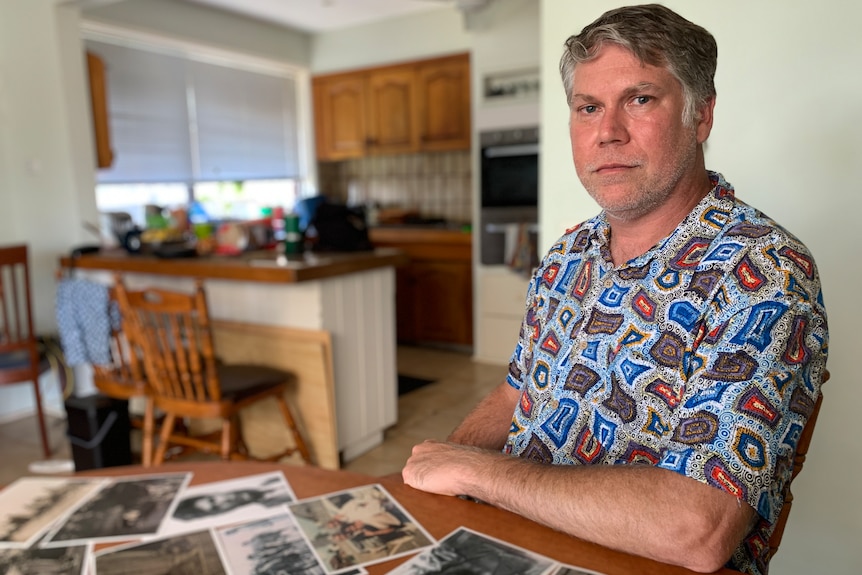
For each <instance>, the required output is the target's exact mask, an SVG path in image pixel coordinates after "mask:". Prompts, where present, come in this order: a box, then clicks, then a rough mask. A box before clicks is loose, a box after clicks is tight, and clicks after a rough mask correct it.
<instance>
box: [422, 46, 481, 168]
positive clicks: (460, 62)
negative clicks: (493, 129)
mask: <svg viewBox="0 0 862 575" xmlns="http://www.w3.org/2000/svg"><path fill="white" fill-rule="evenodd" d="M418 84H419V85H418V89H417V94H418V103H417V110H418V113H419V131H420V134H421V136H420V138H421V142H420V145H421V147H422V149H424V150H426V151H442V150H463V149H469V148H470V134H471V131H472V130H471V128H470V117H471V116H470V57H469V56H468V55H467V54H463V55H460V56H453V57H451V58H443V59H439V60H434V61H429V62H425V63H423V64H421V65H420V66H419V68H418Z"/></svg>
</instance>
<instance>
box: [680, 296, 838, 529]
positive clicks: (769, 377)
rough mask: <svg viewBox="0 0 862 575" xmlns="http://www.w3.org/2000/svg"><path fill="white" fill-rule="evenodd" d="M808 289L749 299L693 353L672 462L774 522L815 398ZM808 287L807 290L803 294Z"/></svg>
mask: <svg viewBox="0 0 862 575" xmlns="http://www.w3.org/2000/svg"><path fill="white" fill-rule="evenodd" d="M809 285H811V286H812V287H814V288H815V291H814V293H812V296H814V294H816V297H812V298H802V297H797V296H795V295H792V294H784V295H782V296H781V297H777V298H772V299H764V300H761V301H756V302H747V303H746V305H745V307H743V308H741V309H737V310H734V311H733V313H732V314H730V315H728V316H726V318H724V319H722V320H721V321H720V322H719V323H717V324H716V325H713V326H710V327H708V328H705V329H704V330H703V335H702V339H701V340H700V341H699V344H698V345H697V346H696V347H695V349H694V350H693V352H692V358H691V361H690V362H689V366H690V367H689V370H690V375H689V378H688V380H687V382H686V384H685V392H684V395H683V398H682V404H681V409H680V410H679V412H678V414H679V418H680V421H679V425H678V426H677V428H676V430H675V432H674V438H673V440H674V444H675V445H676V446H681V447H682V449H681V450H680V452H679V453H677V454H676V455H675V456H674V457H670V458H668V457H667V456H665V458H664V460H663V463H664V462H670V463H671V464H670V465H669V467H670V468H672V469H673V468H675V470H676V471H679V472H681V473H684V474H685V475H687V476H689V477H692V478H694V479H697V480H699V481H701V482H704V483H707V484H710V485H713V486H714V487H717V488H719V489H722V490H724V491H727V492H729V493H731V494H733V495H735V496H736V497H737V498H739V499H740V500H743V501H746V502H747V503H748V504H749V505H751V506H752V507H753V508H754V509H756V510H757V512H758V514H759V515H761V516H762V517H763V518H764V519H765V520H767V521H768V522H769V523H774V522H775V520H776V519H777V516H778V513H779V512H780V510H781V507H782V505H783V501H784V495H785V492H786V487H787V486H788V484H789V481H790V479H791V474H792V471H793V456H794V454H795V451H796V444H797V441H798V439H799V436H800V434H801V432H802V429H803V428H804V426H805V424H806V422H807V421H808V418H809V416H810V415H811V412H812V410H813V409H814V405H815V403H816V401H817V399H818V397H819V395H820V384H821V379H822V374H823V370H824V367H825V362H826V353H827V329H826V316H825V311H824V309H823V306H822V298H821V296H820V290H819V283H811V284H809ZM809 293H811V292H809Z"/></svg>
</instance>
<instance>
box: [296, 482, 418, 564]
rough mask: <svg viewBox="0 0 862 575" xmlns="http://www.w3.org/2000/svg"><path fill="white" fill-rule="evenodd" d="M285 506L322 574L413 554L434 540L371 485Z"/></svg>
mask: <svg viewBox="0 0 862 575" xmlns="http://www.w3.org/2000/svg"><path fill="white" fill-rule="evenodd" d="M290 510H291V511H292V512H293V514H294V516H295V517H296V519H297V522H298V524H299V526H300V528H301V529H302V530H303V532H304V533H305V536H306V537H307V538H308V540H309V541H311V544H312V546H313V548H314V550H315V552H316V553H317V555H318V557H319V558H320V560H321V561H322V563H323V565H324V566H325V568H326V571H327V573H335V572H337V571H340V570H342V569H346V568H349V567H356V566H360V565H368V564H372V563H378V562H380V561H385V560H387V559H392V558H394V557H400V556H402V555H405V554H408V553H415V552H416V551H419V550H421V549H424V548H426V547H428V546H430V545H433V543H434V539H433V538H432V537H431V535H430V534H428V533H427V532H426V531H425V530H424V529H423V528H422V527H421V526H420V525H419V524H418V523H417V522H416V520H414V519H413V518H412V517H411V516H410V515H409V514H408V513H407V511H406V510H404V509H403V508H402V507H401V506H400V505H399V504H398V503H397V502H396V501H395V499H393V498H392V496H391V495H390V494H389V493H388V492H387V491H386V490H385V489H384V488H383V487H382V486H381V485H377V484H375V485H366V486H363V487H357V488H355V489H349V490H345V491H339V492H336V493H330V494H328V495H324V496H322V497H317V498H313V499H306V500H304V501H300V502H297V503H292V504H290Z"/></svg>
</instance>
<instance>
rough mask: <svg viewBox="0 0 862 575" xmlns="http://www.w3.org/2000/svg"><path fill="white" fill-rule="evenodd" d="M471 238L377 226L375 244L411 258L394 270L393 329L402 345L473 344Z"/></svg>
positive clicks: (455, 232) (452, 232) (373, 233)
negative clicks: (394, 249) (397, 250)
mask: <svg viewBox="0 0 862 575" xmlns="http://www.w3.org/2000/svg"><path fill="white" fill-rule="evenodd" d="M471 239H472V238H471V234H469V233H465V232H462V231H459V230H425V229H422V228H418V229H412V228H393V229H388V228H378V229H374V230H372V231H371V240H372V242H373V243H374V244H375V245H376V246H381V247H383V246H386V247H396V248H398V249H401V250H402V251H404V252H405V253H406V254H407V256H408V257H409V258H410V261H409V263H407V264H405V265H403V266H400V267H398V268H397V269H396V272H395V277H396V280H395V290H396V292H395V293H396V298H395V299H396V310H395V314H396V315H395V317H396V329H397V332H396V333H397V338H398V341H399V342H400V343H418V344H421V343H426V344H444V345H452V346H458V347H470V348H472V346H473V270H472V241H471Z"/></svg>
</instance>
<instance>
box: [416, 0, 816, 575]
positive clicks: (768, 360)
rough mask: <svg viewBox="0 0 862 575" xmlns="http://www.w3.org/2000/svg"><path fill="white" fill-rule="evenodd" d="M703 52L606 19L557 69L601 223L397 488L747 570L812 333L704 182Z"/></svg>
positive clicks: (558, 249) (743, 209)
mask: <svg viewBox="0 0 862 575" xmlns="http://www.w3.org/2000/svg"><path fill="white" fill-rule="evenodd" d="M716 59H717V48H716V44H715V40H714V39H713V37H712V35H710V34H709V33H708V32H707V31H706V30H704V29H703V28H701V27H700V26H697V25H695V24H693V23H691V22H689V21H687V20H685V19H684V18H682V17H681V16H679V15H678V14H676V13H674V12H672V11H671V10H669V9H667V8H665V7H663V6H659V5H645V6H637V7H627V8H620V9H617V10H612V11H610V12H607V13H606V14H604V15H602V16H601V17H600V18H599V19H598V20H597V21H596V22H594V23H592V24H590V25H588V26H587V27H586V28H584V30H582V31H581V33H580V34H578V35H576V36H573V37H571V38H569V39H568V41H567V42H566V49H565V51H564V54H563V57H562V60H561V63H560V71H561V75H562V79H563V83H564V86H565V89H566V96H567V99H568V103H569V108H570V136H571V142H572V152H573V158H574V164H575V168H576V171H577V173H578V177H579V178H580V180H581V182H582V183H583V184H584V187H585V188H586V189H587V191H588V192H589V193H590V195H591V196H592V197H593V198H594V199H595V200H596V202H597V203H598V204H599V205H600V206H601V208H602V212H601V213H600V214H599V215H598V216H597V217H595V218H593V219H591V220H588V221H586V222H584V223H582V224H581V225H579V226H578V227H576V228H573V229H572V230H569V231H567V232H566V234H565V235H564V236H563V237H562V238H561V239H560V240H559V241H558V242H557V243H556V244H555V245H554V246H552V248H551V250H550V251H549V252H548V254H547V255H546V256H545V258H544V260H543V261H542V263H541V265H540V267H539V269H538V270H537V271H536V273H535V274H534V276H533V279H532V281H531V284H530V288H529V291H528V302H527V303H528V306H527V312H526V316H525V318H524V323H523V325H522V328H521V334H520V338H519V342H518V345H517V346H516V349H515V351H514V353H513V355H512V359H511V363H510V366H509V375H508V377H507V379H506V381H505V382H504V383H502V384H501V385H500V386H499V387H498V388H496V389H495V390H494V391H492V392H491V393H490V394H489V396H488V397H486V398H485V399H484V400H483V401H482V402H481V403H480V404H479V405H478V406H477V407H476V408H475V409H474V410H473V411H472V412H471V414H470V415H468V417H467V418H466V419H465V420H464V422H462V424H461V425H460V426H459V427H458V428H457V429H456V430H455V431H454V432H453V433H452V434H451V436H450V437H449V440H448V442H446V443H442V442H433V441H427V442H425V443H423V444H420V445H417V446H416V447H414V449H413V455H412V456H411V457H410V459H409V460H408V461H407V464H406V466H405V468H404V470H403V477H404V480H405V482H406V483H407V484H409V485H412V486H413V487H416V488H418V489H423V490H426V491H431V492H436V493H442V494H448V495H468V496H472V497H475V498H478V499H480V500H483V501H486V502H488V503H490V504H493V505H497V506H500V507H503V508H506V509H509V510H511V511H514V512H516V513H519V514H521V515H524V516H526V517H528V518H531V519H533V520H536V521H538V522H541V523H544V524H546V525H549V526H551V527H554V528H556V529H559V530H562V531H566V532H568V533H571V534H573V535H575V536H577V537H580V538H582V539H586V540H590V541H594V542H597V543H600V544H602V545H606V546H608V547H613V548H616V549H620V550H623V551H627V552H630V553H635V554H639V555H643V556H647V557H651V558H654V559H657V560H659V561H664V562H667V563H674V564H679V565H683V566H685V567H688V568H690V569H693V570H697V571H703V572H708V571H714V570H716V569H718V568H720V567H722V566H723V565H728V566H730V567H732V568H735V569H738V570H741V571H744V572H747V573H752V574H762V573H765V572H766V570H767V566H768V560H769V557H768V547H767V541H768V538H769V536H770V534H771V533H772V530H773V526H774V522H775V520H776V519H777V517H778V514H779V511H780V509H781V506H782V504H783V500H784V494H785V492H786V491H785V490H786V488H787V486H788V485H789V481H790V472H791V469H792V456H793V452H794V450H795V447H796V440H797V439H798V435H799V432H800V430H801V429H802V427H803V426H804V424H805V422H806V421H807V418H808V416H809V415H810V412H811V409H812V407H813V405H814V402H815V401H816V399H817V397H818V395H819V393H820V383H821V377H822V372H823V369H824V365H825V361H826V348H827V343H826V342H827V329H826V315H825V309H824V307H823V301H822V294H821V291H820V281H819V277H818V275H817V270H816V268H815V266H814V262H813V259H812V258H811V256H810V254H809V252H808V250H807V249H806V248H805V246H804V245H802V244H801V243H800V242H799V240H797V239H796V238H794V237H793V236H792V235H790V234H789V233H788V232H787V231H785V230H784V229H783V228H781V227H780V226H778V225H777V224H775V223H774V222H773V221H772V220H770V219H769V218H767V217H766V216H765V215H763V214H762V213H760V212H758V211H757V210H755V209H753V208H751V207H749V206H747V205H746V204H744V203H743V202H741V201H740V200H738V199H736V198H735V194H734V190H733V188H732V187H731V186H730V184H729V183H728V182H727V181H725V180H724V178H723V177H722V176H721V175H720V174H717V173H714V172H709V171H707V170H706V168H705V163H704V156H703V143H704V142H705V141H706V139H707V137H708V136H709V133H710V130H711V129H712V122H713V109H714V106H715V87H714V84H713V77H714V74H715V69H716Z"/></svg>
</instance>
